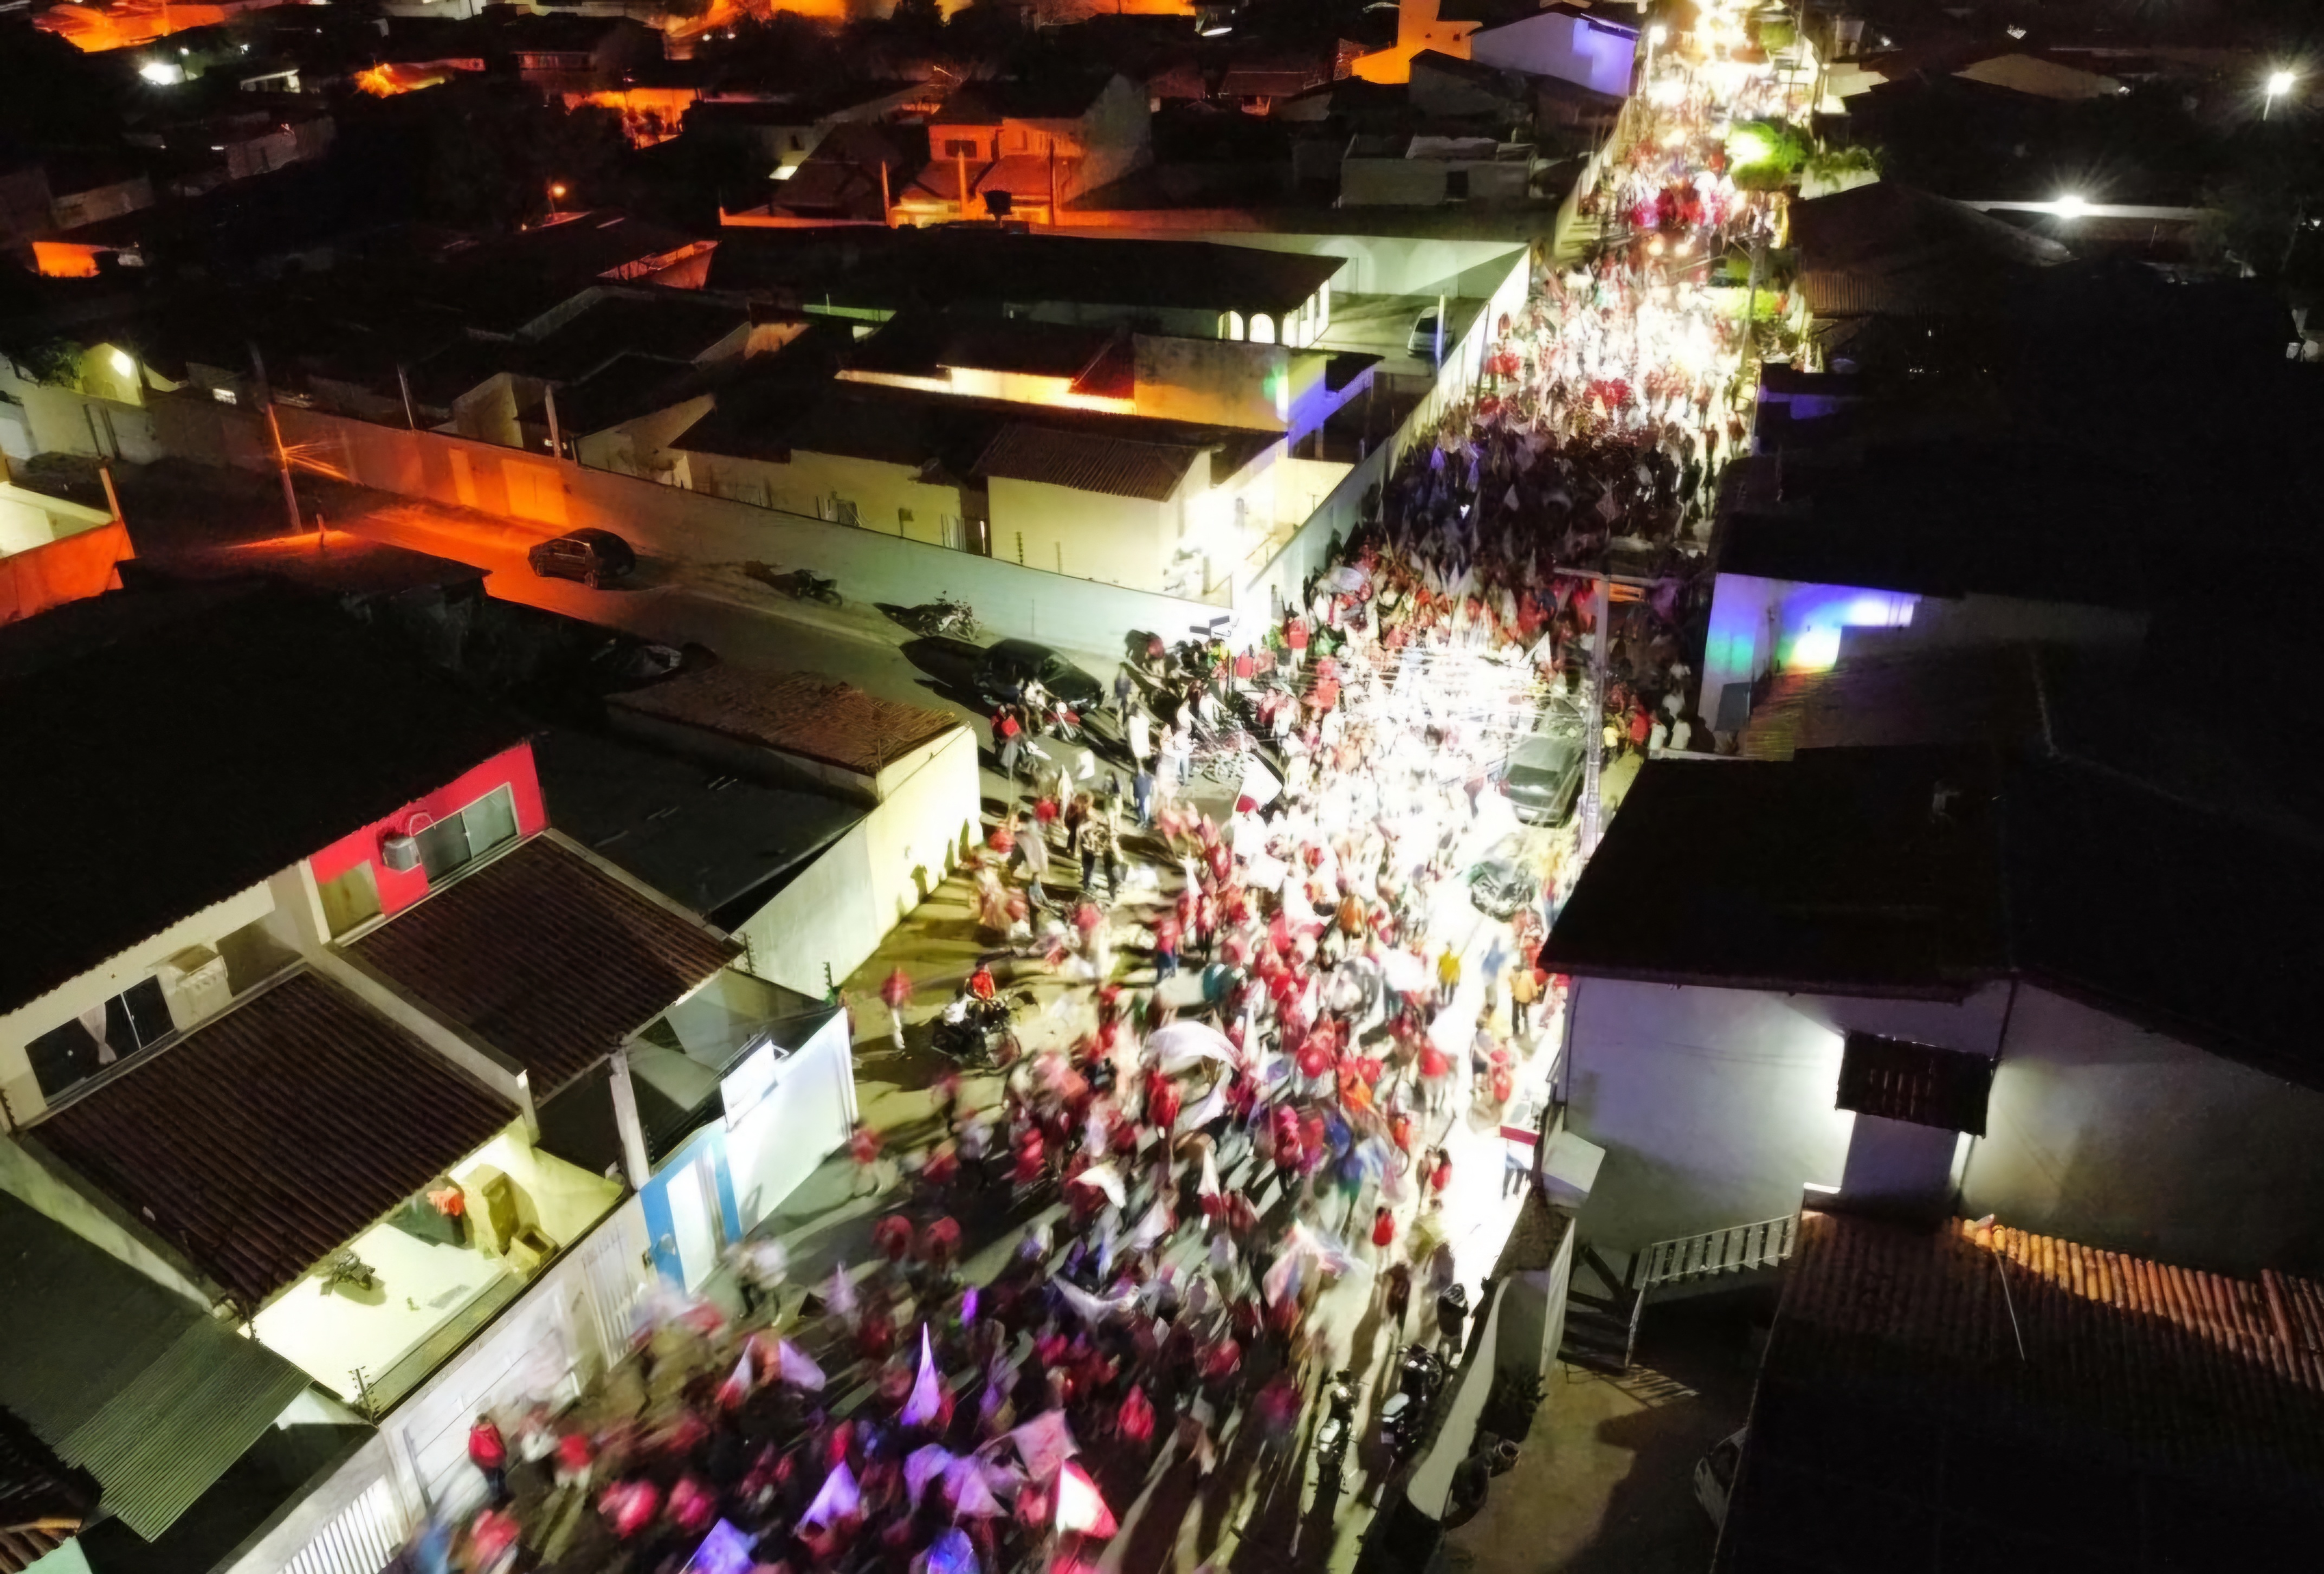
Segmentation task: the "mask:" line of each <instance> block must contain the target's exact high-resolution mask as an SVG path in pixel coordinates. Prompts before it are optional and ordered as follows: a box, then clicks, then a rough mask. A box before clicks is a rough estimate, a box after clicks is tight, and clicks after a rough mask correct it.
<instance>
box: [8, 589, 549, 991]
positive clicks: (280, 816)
mask: <svg viewBox="0 0 2324 1574" xmlns="http://www.w3.org/2000/svg"><path fill="white" fill-rule="evenodd" d="M60 613H61V614H69V615H64V616H60ZM116 614H122V615H116ZM523 736H524V728H523V726H522V724H521V723H520V722H519V721H518V720H517V719H516V718H514V717H513V716H512V715H510V714H508V713H505V712H503V711H501V710H500V709H498V708H497V707H495V706H493V705H491V704H486V703H485V702H484V701H483V700H481V699H479V698H477V697H476V696H475V695H472V694H470V693H469V692H468V691H467V690H466V689H464V688H462V687H460V686H458V685H457V684H456V683H455V682H454V681H453V680H451V679H450V678H448V677H443V676H442V675H440V674H438V673H437V672H435V671H433V670H431V669H429V668H428V667H421V666H420V665H418V664H416V663H415V662H413V661H411V660H410V659H409V658H406V657H404V656H402V655H401V654H400V653H398V652H396V651H394V650H392V649H390V648H389V647H388V646H386V645H385V644H384V643H383V642H381V641H380V640H376V639H375V638H374V636H373V635H371V634H370V633H368V632H367V631H364V630H363V629H362V628H360V627H358V626H357V625H355V623H353V622H352V621H349V620H348V619H346V617H344V616H342V615H341V614H340V613H339V612H337V611H336V610H335V609H333V608H331V607H330V606H328V605H326V604H320V603H308V602H303V601H300V600H299V599H298V598H296V597H295V596H293V595H291V594H290V593H288V592H280V593H266V592H260V593H255V594H247V595H232V594H223V593H221V592H219V591H217V590H215V589H210V588H208V587H198V588H196V589H193V590H189V591H186V592H179V593H171V594H161V593H147V594H140V595H137V596H134V597H129V596H119V597H106V598H103V599H102V600H100V601H99V602H97V603H78V604H76V605H75V606H70V607H64V608H60V609H58V610H57V612H51V613H46V614H43V615H42V616H41V617H38V618H27V619H24V620H23V621H20V622H18V623H15V624H13V625H11V626H10V627H9V628H7V629H5V630H0V738H5V739H6V740H7V744H6V751H7V766H6V769H5V770H0V869H5V870H7V877H6V879H7V890H8V898H7V900H6V901H5V902H0V1006H6V1007H13V1006H15V1005H18V1004H21V1003H23V1002H25V1001H28V1000H31V999H35V998H36V997H38V996H40V995H42V994H43V993H45V992H46V991H48V990H52V989H54V988H56V987H57V986H58V985H59V984H61V983H63V982H65V981H66V980H69V979H71V978H73V977H75V976H77V975H78V974H80V973H82V972H86V971H88V970H89V969H90V968H92V967H95V966H97V964H98V963H100V962H104V961H106V959H107V958H109V957H112V956H114V955H115V954H117V953H120V952H121V951H123V950H124V949H126V948H127V947H129V946H131V945H134V944H135V943H138V942H139V941H141V940H144V939H147V938H149V937H150V936H152V935H154V934H159V933H161V931H162V930H163V929H166V928H167V927H169V926H170V925H171V924H174V923H176V922H177V921H178V920H179V919H180V918H184V917H186V916H189V915H191V914H194V913H197V912H199V911H200V910H201V909H202V908H204V907H208V906H210V905H211V904H213V903H215V902H220V901H223V900H225V899H226V897H230V896H232V895H234V894H235V892H237V891H241V890H244V889H246V888H249V887H251V886H253V885H255V884H257V883H258V882H259V881H261V880H263V879H266V878H267V877H268V876H270V875H272V874H274V873H276V872H277V871H279V870H283V869H286V868H288V867H289V866H290V865H291V864H293V863H296V862H297V861H299V860H300V859H302V858H304V857H306V856H307V855H308V854H309V853H311V852H313V851H316V850H318V848H322V847H326V846H328V845H329V844H330V843H331V842H334V841H337V839H338V838H339V837H341V836H344V835H346V833H348V832H350V831H353V830H355V829H356V828H358V827H359V826H362V825H365V824H369V823H371V822H372V821H374V820H376V819H378V818H380V817H381V816H382V815H386V814H388V813H390V812H392V810H394V809H395V808H396V807H397V806H398V805H401V804H405V803H409V802H410V800H411V799H413V798H415V797H418V796H420V795H421V794H423V793H427V792H431V791H433V790H434V789H435V788H437V787H441V786H442V785H443V784H444V783H446V782H447V781H449V780H451V779H452V778H454V777H456V776H457V775H459V774H460V773H461V772H462V771H464V770H467V769H470V768H472V767H474V766H475V765H477V764H478V763H480V762H482V761H483V760H485V759H490V758H491V757H492V756H493V755H494V754H497V753H499V752H500V751H501V750H504V749H507V748H509V747H510V746H511V745H512V744H514V743H516V742H518V741H521V739H522V738H523ZM259 783H263V784H265V785H264V787H263V789H262V788H260V787H257V786H255V784H259Z"/></svg>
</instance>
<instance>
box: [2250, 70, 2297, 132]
mask: <svg viewBox="0 0 2324 1574" xmlns="http://www.w3.org/2000/svg"><path fill="white" fill-rule="evenodd" d="M2299 80H2300V77H2299V74H2298V73H2297V72H2293V71H2270V72H2269V73H2268V74H2267V97H2265V98H2264V99H2263V100H2262V101H2261V103H2260V108H2259V117H2260V118H2261V119H2262V120H2265V119H2266V118H2267V117H2268V115H2269V112H2270V111H2272V110H2273V109H2274V108H2275V101H2276V100H2277V99H2279V98H2281V97H2283V96H2284V95H2285V94H2286V93H2289V92H2291V91H2292V84H2293V83H2295V82H2297V81H2299Z"/></svg>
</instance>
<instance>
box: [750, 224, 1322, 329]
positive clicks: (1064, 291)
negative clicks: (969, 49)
mask: <svg viewBox="0 0 2324 1574" xmlns="http://www.w3.org/2000/svg"><path fill="white" fill-rule="evenodd" d="M1343 266H1345V262H1344V260H1343V259H1342V258H1339V257H1325V256H1309V255H1305V254H1303V253H1296V252H1269V251H1261V250H1260V249H1259V248H1258V247H1256V246H1233V245H1221V244H1213V243H1211V242H1207V241H1164V240H1119V239H1111V238H1102V237H1090V236H1081V235H1012V234H1010V233H1008V232H1005V231H1001V230H991V229H966V228H957V227H954V226H938V227H934V228H928V229H885V228H876V227H874V228H860V229H858V228H851V229H847V230H844V231H831V230H775V229H732V230H728V231H726V232H725V234H724V236H723V237H722V239H721V240H720V243H719V246H718V250H717V252H716V253H715V255H714V256H713V258H712V260H711V264H710V287H711V288H713V289H715V290H744V291H748V292H751V293H753V294H760V295H765V296H769V297H770V298H774V299H784V300H788V301H790V302H792V303H796V302H798V301H802V300H816V299H822V298H823V297H824V296H825V295H826V294H827V295H829V296H830V298H831V299H833V300H834V301H835V302H837V303H840V304H845V305H860V306H884V307H887V308H890V309H894V308H901V307H903V306H906V305H908V304H910V303H912V302H915V301H918V302H925V303H929V304H943V303H948V302H953V301H979V302H1039V301H1070V302H1076V303H1080V304H1084V305H1090V306H1116V307H1121V308H1130V309H1133V310H1134V309H1139V308H1143V309H1147V310H1159V309H1164V308H1189V309H1196V310H1213V311H1226V310H1236V311H1244V312H1251V311H1268V312H1284V311H1290V310H1293V309H1295V308H1297V307H1298V306H1299V304H1300V303H1301V302H1302V301H1304V300H1305V299H1307V298H1308V297H1309V296H1311V295H1313V294H1314V293H1315V291H1316V290H1317V289H1319V288H1320V287H1321V286H1322V285H1323V282H1324V281H1326V280H1328V279H1330V278H1332V277H1333V275H1334V274H1336V273H1337V272H1339V271H1340V270H1341V268H1342V267H1343Z"/></svg>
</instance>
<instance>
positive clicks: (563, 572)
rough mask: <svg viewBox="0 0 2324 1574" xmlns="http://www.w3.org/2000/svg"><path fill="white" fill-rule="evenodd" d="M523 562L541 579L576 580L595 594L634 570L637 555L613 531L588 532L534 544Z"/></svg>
mask: <svg viewBox="0 0 2324 1574" xmlns="http://www.w3.org/2000/svg"><path fill="white" fill-rule="evenodd" d="M525 561H526V562H528V563H530V564H531V565H532V571H533V573H535V574H537V575H539V576H540V577H541V578H543V579H577V580H579V581H580V582H581V583H582V584H586V585H587V586H588V587H589V588H590V589H592V590H595V589H596V588H597V587H598V586H600V585H602V584H609V583H610V582H612V581H613V580H616V579H622V578H626V577H627V576H628V575H630V574H631V573H632V572H633V571H634V570H635V569H636V568H637V566H638V555H637V554H636V553H635V552H633V551H632V550H630V544H629V543H628V542H627V541H624V540H622V538H620V537H619V536H616V535H615V534H613V531H611V530H600V529H594V528H591V529H579V530H567V531H566V532H565V534H563V535H561V536H551V537H550V538H549V539H548V540H546V541H540V542H537V543H535V544H534V546H533V548H532V550H531V551H530V552H528V553H526V554H525Z"/></svg>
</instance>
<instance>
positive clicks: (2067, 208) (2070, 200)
mask: <svg viewBox="0 0 2324 1574" xmlns="http://www.w3.org/2000/svg"><path fill="white" fill-rule="evenodd" d="M2050 207H2051V209H2052V211H2053V212H2054V213H2056V214H2057V216H2059V217H2060V218H2080V217H2081V216H2082V215H2084V214H2086V213H2088V212H2089V210H2090V205H2089V203H2088V202H2086V201H2084V200H2083V199H2082V198H2080V197H2077V196H2073V195H2071V194H2069V195H2067V196H2064V197H2061V198H2058V200H2057V201H2055V202H2053V203H2052V204H2051V205H2050Z"/></svg>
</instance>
